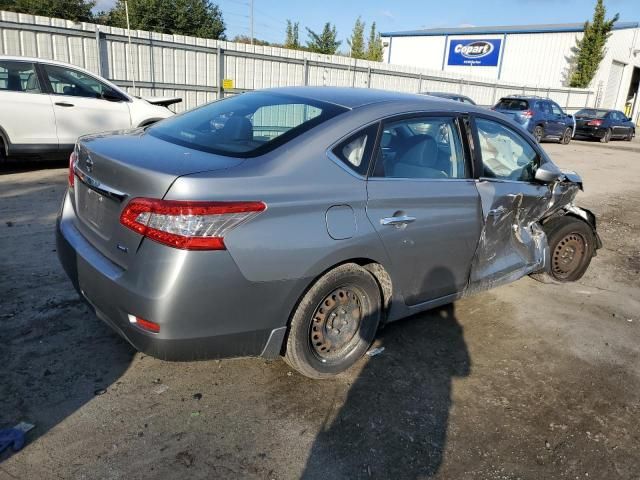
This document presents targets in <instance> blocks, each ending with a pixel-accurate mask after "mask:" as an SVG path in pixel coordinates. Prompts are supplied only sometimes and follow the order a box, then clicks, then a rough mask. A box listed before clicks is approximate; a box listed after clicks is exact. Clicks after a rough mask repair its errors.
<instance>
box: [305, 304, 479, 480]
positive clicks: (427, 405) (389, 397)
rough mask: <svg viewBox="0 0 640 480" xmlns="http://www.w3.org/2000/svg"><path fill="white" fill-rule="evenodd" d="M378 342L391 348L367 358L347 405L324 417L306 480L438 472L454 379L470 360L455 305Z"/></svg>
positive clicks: (388, 331)
mask: <svg viewBox="0 0 640 480" xmlns="http://www.w3.org/2000/svg"><path fill="white" fill-rule="evenodd" d="M378 343H380V344H381V345H382V346H384V347H385V351H384V352H383V353H382V354H381V356H380V357H377V358H373V359H371V361H369V362H367V363H366V365H365V366H364V367H363V369H362V371H361V372H360V374H359V375H358V377H357V378H356V380H355V382H354V384H353V385H352V386H351V389H350V390H349V393H348V396H347V399H346V401H345V403H344V406H343V407H342V408H341V409H340V410H339V412H338V413H337V414H336V415H335V418H330V419H327V420H326V423H325V426H324V428H323V430H322V431H321V432H320V433H319V434H318V436H317V437H316V440H315V442H314V444H313V447H312V449H311V453H310V456H309V459H308V461H307V465H306V468H305V472H304V474H303V478H368V477H371V476H372V477H374V478H424V477H425V476H431V475H433V474H435V473H436V472H437V471H438V468H439V467H440V464H441V463H442V455H443V451H444V448H445V444H446V440H447V425H448V420H449V409H450V408H451V403H452V400H451V383H452V380H453V379H454V378H455V377H464V376H467V375H469V373H470V365H471V361H470V358H469V354H468V351H467V347H466V343H465V341H464V336H463V330H462V327H461V326H460V324H459V323H458V320H457V319H456V315H455V306H454V305H453V304H451V305H448V306H446V307H443V308H439V309H436V310H432V311H430V312H427V313H424V314H421V315H417V316H415V317H413V318H411V319H409V320H404V321H402V322H397V323H393V324H390V325H389V326H388V327H386V328H385V329H384V330H383V331H382V332H381V334H380V335H379V341H378ZM390 447H391V448H390ZM409 472H410V474H411V476H410V477H407V475H408V473H409Z"/></svg>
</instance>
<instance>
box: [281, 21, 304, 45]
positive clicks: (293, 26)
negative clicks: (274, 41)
mask: <svg viewBox="0 0 640 480" xmlns="http://www.w3.org/2000/svg"><path fill="white" fill-rule="evenodd" d="M284 47H285V48H293V49H294V50H297V49H299V48H300V22H292V21H291V20H287V32H286V38H285V40H284Z"/></svg>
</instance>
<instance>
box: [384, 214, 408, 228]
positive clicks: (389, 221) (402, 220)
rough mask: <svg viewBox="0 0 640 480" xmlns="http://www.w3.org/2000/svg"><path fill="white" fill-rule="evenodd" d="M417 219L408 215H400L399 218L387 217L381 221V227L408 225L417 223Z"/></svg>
mask: <svg viewBox="0 0 640 480" xmlns="http://www.w3.org/2000/svg"><path fill="white" fill-rule="evenodd" d="M415 221H416V217H409V216H407V215H400V216H398V217H385V218H381V219H380V225H393V226H396V227H399V226H402V225H407V224H408V223H411V222H415Z"/></svg>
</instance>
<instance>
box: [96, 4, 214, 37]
mask: <svg viewBox="0 0 640 480" xmlns="http://www.w3.org/2000/svg"><path fill="white" fill-rule="evenodd" d="M129 21H130V25H131V28H132V29H135V30H151V31H154V32H160V33H169V34H179V35H192V36H194V37H201V38H212V39H216V40H226V36H225V33H224V32H225V28H226V27H225V24H224V20H223V18H222V12H221V11H220V8H219V7H218V5H216V4H214V3H212V2H211V1H210V0H135V1H130V2H129ZM103 23H106V24H108V25H112V26H114V27H121V28H126V27H127V18H126V12H125V3H124V0H117V2H116V4H115V6H114V7H113V9H111V11H109V12H108V13H107V14H106V15H105V16H104V18H103Z"/></svg>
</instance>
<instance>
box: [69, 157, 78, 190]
mask: <svg viewBox="0 0 640 480" xmlns="http://www.w3.org/2000/svg"><path fill="white" fill-rule="evenodd" d="M76 158H77V155H76V152H75V150H74V151H73V152H71V155H69V187H71V188H73V186H74V185H75V183H76V174H75V173H74V171H73V169H74V167H75V165H76Z"/></svg>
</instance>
